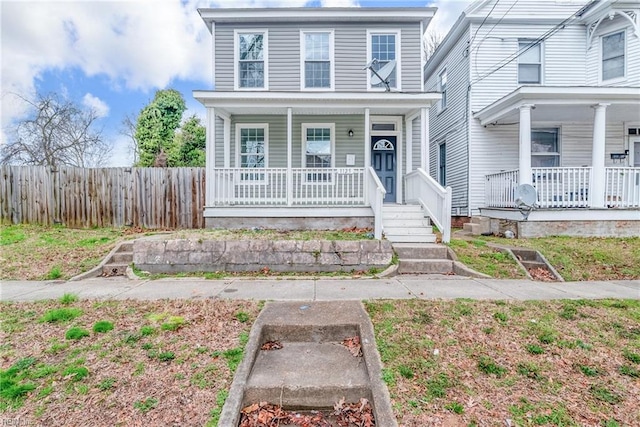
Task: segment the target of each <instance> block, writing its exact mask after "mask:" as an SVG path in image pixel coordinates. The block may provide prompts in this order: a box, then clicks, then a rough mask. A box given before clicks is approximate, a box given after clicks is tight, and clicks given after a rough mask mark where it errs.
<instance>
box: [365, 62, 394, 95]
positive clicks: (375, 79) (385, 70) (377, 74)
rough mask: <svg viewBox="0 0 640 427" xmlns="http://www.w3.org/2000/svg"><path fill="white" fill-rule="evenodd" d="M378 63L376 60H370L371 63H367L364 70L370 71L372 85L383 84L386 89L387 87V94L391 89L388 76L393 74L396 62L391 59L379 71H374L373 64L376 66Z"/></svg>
mask: <svg viewBox="0 0 640 427" xmlns="http://www.w3.org/2000/svg"><path fill="white" fill-rule="evenodd" d="M378 62H380V61H379V60H378V59H376V58H373V59H372V60H371V62H369V63H368V64H367V65H366V66H365V67H364V69H365V70H366V69H369V70H371V72H372V73H373V76H372V77H371V84H372V85H374V86H375V85H379V84H381V83H383V84H384V85H385V86H386V87H387V92H389V91H391V88H390V87H389V76H390V75H391V73H393V70H394V69H395V68H396V60H395V59H393V60H391V61H389V62H387V63H386V64H384V65H383V66H382V67H381V68H380V69H379V70H377V71H376V70H375V69H374V68H373V66H374V65H375V64H377V63H378Z"/></svg>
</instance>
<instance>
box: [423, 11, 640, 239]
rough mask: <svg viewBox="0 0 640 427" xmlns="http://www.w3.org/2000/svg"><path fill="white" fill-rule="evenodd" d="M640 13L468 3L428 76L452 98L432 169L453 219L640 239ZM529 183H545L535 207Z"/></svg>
mask: <svg viewBox="0 0 640 427" xmlns="http://www.w3.org/2000/svg"><path fill="white" fill-rule="evenodd" d="M639 15H640V2H638V1H637V0H635V1H628V0H617V1H613V0H595V1H587V0H519V1H517V0H500V1H498V0H480V1H476V2H474V3H472V4H471V5H470V6H469V7H468V8H467V10H466V11H465V12H464V13H463V14H462V15H461V16H460V17H459V19H458V21H457V22H456V24H455V25H454V26H453V28H452V29H451V31H450V32H449V34H448V35H447V36H446V38H445V39H444V41H443V43H442V44H441V45H440V46H439V48H438V49H437V50H436V52H435V53H434V55H433V56H432V57H431V58H429V61H428V63H427V64H426V66H425V73H424V74H425V78H426V81H425V90H426V91H427V92H429V91H433V90H437V91H440V92H442V94H443V96H442V100H441V101H440V102H439V103H438V104H437V105H436V106H435V107H434V108H433V109H432V110H431V113H430V126H429V129H430V153H431V155H430V156H429V158H430V165H429V172H430V174H431V175H432V176H433V177H436V179H437V180H438V182H439V183H440V184H441V185H448V186H451V187H452V189H453V200H452V213H453V214H454V215H460V216H475V215H482V216H484V217H489V218H493V219H495V220H496V221H493V223H494V225H495V224H497V223H500V222H502V223H503V224H504V223H505V221H507V222H510V221H513V222H515V224H516V225H517V227H518V231H519V233H520V234H521V235H522V236H536V235H545V234H569V235H571V234H573V235H640V18H639ZM520 184H529V185H532V186H533V187H534V188H535V190H536V193H535V194H536V196H537V197H536V199H537V200H536V204H535V206H534V208H533V210H532V211H531V212H527V211H528V210H529V209H528V207H526V206H523V205H522V204H521V200H518V192H517V191H516V190H517V188H518V186H519V185H520ZM519 206H520V208H521V209H518V207H519ZM521 210H523V212H521ZM527 213H528V218H526V219H525V217H526V215H527ZM511 224H513V223H511Z"/></svg>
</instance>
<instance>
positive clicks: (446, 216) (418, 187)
mask: <svg viewBox="0 0 640 427" xmlns="http://www.w3.org/2000/svg"><path fill="white" fill-rule="evenodd" d="M405 185H406V186H405V191H406V195H407V202H409V203H419V204H421V205H422V207H423V208H424V209H425V210H426V212H427V214H428V215H429V217H430V218H431V221H433V223H434V224H435V225H436V227H438V229H439V230H440V232H441V233H442V241H443V242H444V243H449V241H451V187H447V188H444V187H442V186H441V185H440V184H438V182H436V180H434V179H433V178H431V177H430V176H429V174H427V173H426V172H425V171H424V170H423V169H421V168H418V169H417V170H415V171H413V172H411V173H409V174H407V175H406V176H405Z"/></svg>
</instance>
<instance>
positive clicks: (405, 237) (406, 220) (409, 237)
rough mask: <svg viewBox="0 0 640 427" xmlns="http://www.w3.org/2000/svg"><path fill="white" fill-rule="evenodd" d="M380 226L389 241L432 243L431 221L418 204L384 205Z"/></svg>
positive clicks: (433, 240) (433, 237)
mask: <svg viewBox="0 0 640 427" xmlns="http://www.w3.org/2000/svg"><path fill="white" fill-rule="evenodd" d="M382 228H383V230H384V235H385V237H386V239H387V240H389V241H390V242H391V243H434V242H435V241H436V236H435V234H433V230H432V229H431V221H429V218H428V217H425V215H424V211H423V210H422V207H421V206H418V205H384V206H383V207H382Z"/></svg>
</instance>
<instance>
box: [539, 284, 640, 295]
mask: <svg viewBox="0 0 640 427" xmlns="http://www.w3.org/2000/svg"><path fill="white" fill-rule="evenodd" d="M550 286H551V287H554V288H556V289H559V290H562V291H564V292H567V293H568V294H571V296H570V297H569V298H578V299H581V298H585V299H601V298H629V299H639V298H640V289H634V288H633V287H629V286H623V285H618V284H617V283H612V282H570V283H563V284H550Z"/></svg>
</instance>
